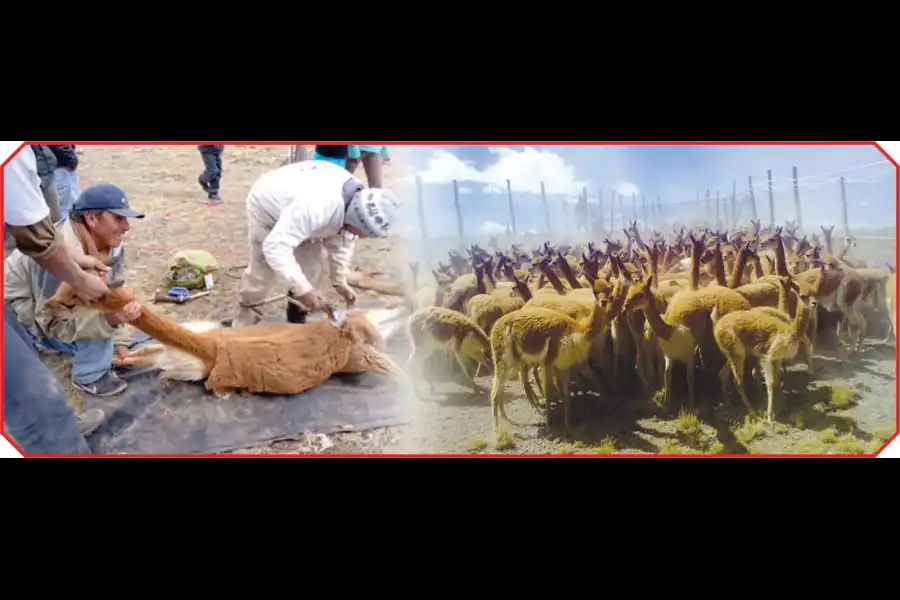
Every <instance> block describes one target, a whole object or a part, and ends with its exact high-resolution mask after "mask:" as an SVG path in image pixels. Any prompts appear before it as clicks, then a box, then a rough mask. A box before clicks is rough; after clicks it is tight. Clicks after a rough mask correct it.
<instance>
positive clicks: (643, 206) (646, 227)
mask: <svg viewBox="0 0 900 600" xmlns="http://www.w3.org/2000/svg"><path fill="white" fill-rule="evenodd" d="M641 212H643V213H644V231H650V229H649V228H650V221H648V220H647V195H646V194H644V193H643V192H642V193H641Z"/></svg>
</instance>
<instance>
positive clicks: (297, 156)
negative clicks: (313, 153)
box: [291, 144, 309, 163]
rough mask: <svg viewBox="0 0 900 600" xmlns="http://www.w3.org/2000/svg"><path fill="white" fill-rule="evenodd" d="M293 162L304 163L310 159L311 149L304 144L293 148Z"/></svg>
mask: <svg viewBox="0 0 900 600" xmlns="http://www.w3.org/2000/svg"><path fill="white" fill-rule="evenodd" d="M291 150H292V152H291V162H292V163H296V162H303V161H304V160H307V159H308V158H309V149H308V148H307V147H306V144H302V145H300V146H292V147H291Z"/></svg>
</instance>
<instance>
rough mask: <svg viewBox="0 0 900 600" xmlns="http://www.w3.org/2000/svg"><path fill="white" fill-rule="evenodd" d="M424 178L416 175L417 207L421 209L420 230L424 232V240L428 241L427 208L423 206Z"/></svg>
mask: <svg viewBox="0 0 900 600" xmlns="http://www.w3.org/2000/svg"><path fill="white" fill-rule="evenodd" d="M422 197H423V193H422V176H421V175H416V205H417V206H418V209H419V228H420V229H421V230H422V239H423V240H425V239H428V231H427V230H426V229H425V208H424V207H423V204H422Z"/></svg>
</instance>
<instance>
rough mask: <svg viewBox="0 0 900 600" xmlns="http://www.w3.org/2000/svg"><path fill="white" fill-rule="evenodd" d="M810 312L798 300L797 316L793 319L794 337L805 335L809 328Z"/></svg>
mask: <svg viewBox="0 0 900 600" xmlns="http://www.w3.org/2000/svg"><path fill="white" fill-rule="evenodd" d="M810 312H811V311H810V308H809V307H808V306H807V305H806V304H804V303H803V301H802V300H800V299H799V298H798V299H797V316H796V317H794V335H797V336H802V335H804V334H805V333H806V330H807V328H808V327H809V314H810Z"/></svg>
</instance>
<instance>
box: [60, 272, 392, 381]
mask: <svg viewBox="0 0 900 600" xmlns="http://www.w3.org/2000/svg"><path fill="white" fill-rule="evenodd" d="M109 287H110V289H111V292H110V293H109V294H107V295H106V296H105V297H104V298H102V299H100V300H97V301H95V302H92V303H90V304H88V303H86V302H84V301H83V300H82V299H81V298H79V297H78V296H77V295H76V294H75V293H74V290H73V289H72V287H71V286H69V285H68V284H67V283H62V284H61V285H60V287H59V289H58V290H57V292H56V295H55V296H54V297H53V298H52V299H50V300H48V301H47V304H46V309H45V310H46V311H47V314H49V315H51V316H54V317H56V318H59V319H65V318H70V317H75V316H79V315H84V314H86V313H90V312H105V313H108V312H115V311H117V310H119V309H121V308H122V307H123V306H125V305H126V304H128V303H129V302H132V301H134V300H135V298H134V297H133V296H132V295H131V294H129V293H128V292H127V291H125V290H124V289H122V282H121V281H115V282H112V283H111V284H110V286H109ZM400 310H402V309H400ZM382 316H383V315H382ZM370 318H371V315H367V311H363V310H353V311H350V312H349V314H348V316H347V319H346V321H345V322H344V323H343V325H341V326H340V327H336V326H335V325H334V324H333V323H331V322H330V321H327V320H323V321H319V322H314V323H308V324H303V325H300V324H289V325H287V324H282V323H266V324H260V325H254V326H250V327H242V328H239V329H228V328H212V327H213V326H212V325H211V324H208V323H198V324H195V325H196V326H194V327H190V326H189V327H185V326H183V325H179V324H177V323H174V322H172V321H170V320H169V319H167V318H165V317H163V316H161V315H158V314H156V313H154V312H153V311H151V310H150V309H148V308H147V307H146V306H141V316H140V317H138V318H137V319H136V320H134V321H132V323H131V325H133V326H134V327H136V328H137V329H140V330H141V331H143V332H144V333H146V334H148V335H150V336H151V337H152V338H153V339H154V340H156V341H158V342H159V343H160V344H162V346H150V347H147V348H143V349H140V350H137V351H135V352H134V353H132V355H131V356H130V357H128V358H125V359H124V360H123V361H122V362H123V363H124V364H132V365H146V366H154V367H158V368H160V369H161V370H162V374H161V375H160V378H161V379H163V380H180V381H202V380H204V379H205V380H206V389H208V390H210V391H212V392H214V393H215V394H216V395H217V396H220V397H223V398H227V397H228V396H230V395H231V394H232V392H234V391H235V390H246V391H248V392H251V393H267V394H285V395H291V394H299V393H301V392H303V391H306V390H308V389H310V388H312V387H315V386H317V385H320V384H322V383H324V382H325V381H327V380H328V378H329V377H331V376H332V375H333V374H335V373H363V372H373V373H381V374H384V375H388V376H390V377H392V378H394V379H397V380H404V379H405V374H404V373H403V371H402V370H401V369H400V368H399V367H398V366H397V365H396V364H395V363H394V361H393V360H391V358H390V357H389V356H388V355H387V353H386V352H385V350H384V348H385V343H384V337H383V336H382V335H381V333H380V332H379V330H378V329H377V328H376V325H375V324H373V322H372V321H371V320H370ZM384 320H387V319H384Z"/></svg>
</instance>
